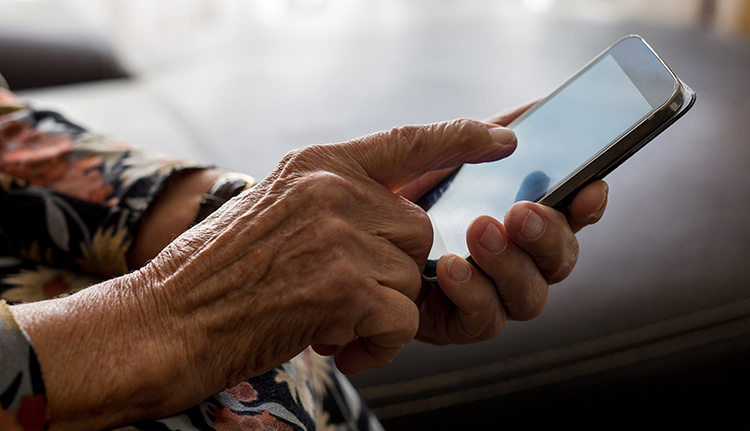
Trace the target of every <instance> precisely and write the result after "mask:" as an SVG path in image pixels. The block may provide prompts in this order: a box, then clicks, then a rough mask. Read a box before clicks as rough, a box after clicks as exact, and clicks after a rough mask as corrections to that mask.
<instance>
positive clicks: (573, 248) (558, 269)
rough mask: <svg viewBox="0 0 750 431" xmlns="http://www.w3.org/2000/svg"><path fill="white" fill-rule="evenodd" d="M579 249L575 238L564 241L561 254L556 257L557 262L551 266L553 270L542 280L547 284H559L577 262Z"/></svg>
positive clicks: (546, 273)
mask: <svg viewBox="0 0 750 431" xmlns="http://www.w3.org/2000/svg"><path fill="white" fill-rule="evenodd" d="M579 248H580V246H579V244H578V240H576V238H575V236H573V237H572V238H571V239H570V240H568V241H566V244H565V246H564V247H563V251H562V253H560V254H559V255H558V259H557V262H556V263H555V265H553V269H552V270H549V271H547V272H545V273H544V278H545V279H546V280H547V282H548V283H549V284H555V283H559V282H561V281H563V280H565V279H566V278H567V277H568V276H569V275H570V273H571V272H573V268H575V266H576V263H577V262H578V251H579Z"/></svg>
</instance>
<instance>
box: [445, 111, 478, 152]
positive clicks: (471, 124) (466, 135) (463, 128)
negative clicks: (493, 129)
mask: <svg viewBox="0 0 750 431" xmlns="http://www.w3.org/2000/svg"><path fill="white" fill-rule="evenodd" d="M446 128H447V129H448V130H450V131H451V133H453V134H455V136H456V138H457V139H458V140H459V141H460V142H461V144H462V146H468V145H469V144H471V143H472V142H476V140H477V138H478V137H480V131H481V132H482V133H485V134H486V131H484V130H483V128H479V127H478V126H477V121H476V120H472V119H469V118H458V119H455V120H451V121H450V122H448V123H447V127H446Z"/></svg>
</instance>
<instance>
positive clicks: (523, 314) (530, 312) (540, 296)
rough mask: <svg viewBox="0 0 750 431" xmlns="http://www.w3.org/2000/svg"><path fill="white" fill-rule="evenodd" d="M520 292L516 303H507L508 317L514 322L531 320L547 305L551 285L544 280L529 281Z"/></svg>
mask: <svg viewBox="0 0 750 431" xmlns="http://www.w3.org/2000/svg"><path fill="white" fill-rule="evenodd" d="M520 290H521V291H520V292H518V295H517V296H518V298H517V299H516V300H515V301H512V302H509V301H504V302H505V303H506V309H507V313H508V317H509V318H511V319H513V320H520V321H523V320H531V319H533V318H534V317H536V316H538V315H539V314H540V313H541V312H542V310H544V307H545V306H546V305H547V299H548V298H549V285H548V284H547V283H546V282H545V281H544V280H542V279H534V280H529V281H528V283H526V284H525V285H524V286H522V287H521V289H520Z"/></svg>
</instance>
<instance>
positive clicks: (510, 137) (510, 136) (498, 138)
mask: <svg viewBox="0 0 750 431" xmlns="http://www.w3.org/2000/svg"><path fill="white" fill-rule="evenodd" d="M489 131H490V135H491V136H492V139H494V140H495V142H497V143H498V144H500V145H510V144H513V143H514V142H516V134H515V133H513V131H512V130H510V129H508V128H506V127H493V128H491V129H489Z"/></svg>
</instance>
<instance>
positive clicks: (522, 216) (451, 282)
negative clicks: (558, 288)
mask: <svg viewBox="0 0 750 431" xmlns="http://www.w3.org/2000/svg"><path fill="white" fill-rule="evenodd" d="M535 103H536V101H535V102H531V103H527V104H525V105H522V106H519V107H517V108H514V109H510V110H508V111H505V112H503V113H501V114H498V115H496V116H494V117H492V118H490V119H488V120H486V121H487V122H490V123H494V124H497V125H500V126H506V125H508V124H509V123H510V122H511V121H513V120H514V119H515V118H516V117H518V116H519V115H521V114H522V113H523V112H524V111H526V110H527V109H528V108H530V107H531V106H533V105H534V104H535ZM519 145H523V143H522V142H521V143H520V144H519ZM450 172H451V170H443V171H437V172H430V173H428V174H426V175H424V176H423V177H421V178H420V179H418V180H417V181H415V182H414V183H412V184H410V185H409V186H407V187H406V188H404V189H403V190H402V191H401V194H402V195H403V196H405V197H407V198H409V199H416V198H418V197H419V196H421V195H422V194H423V193H425V192H426V191H427V190H429V189H430V188H431V187H432V186H433V185H434V184H436V183H437V182H438V181H439V180H440V179H442V178H444V177H445V176H446V175H447V174H448V173H450ZM608 190H609V188H608V186H607V184H606V183H605V182H604V181H597V182H594V183H592V184H589V185H588V186H586V187H585V188H584V189H582V190H581V191H580V192H579V193H578V194H577V196H576V197H575V198H574V199H573V201H572V203H571V205H570V207H569V209H568V211H567V213H566V214H562V213H560V212H558V211H556V210H554V209H552V208H549V207H546V206H544V205H539V204H535V203H532V202H518V203H516V204H515V205H513V206H512V207H511V208H510V210H509V211H508V212H507V214H506V215H505V220H504V224H503V223H500V222H498V221H497V220H495V219H493V218H491V217H487V216H483V217H478V218H477V219H476V220H474V221H473V222H472V223H471V225H470V226H469V229H468V231H467V233H466V241H467V244H468V246H469V252H470V253H471V256H472V258H473V259H474V261H475V262H476V264H477V265H479V267H480V268H482V271H484V273H482V271H478V270H477V269H476V268H475V267H474V266H473V265H471V264H470V263H468V262H467V261H466V260H464V259H463V258H461V257H459V256H455V255H452V254H449V255H445V256H443V257H442V258H441V259H440V260H439V261H438V266H437V278H438V283H439V284H440V287H441V288H440V289H434V288H432V287H431V286H429V285H428V284H427V283H425V284H424V286H423V289H422V292H421V293H420V295H419V297H418V300H417V304H418V305H419V311H420V323H419V332H418V333H417V337H416V338H418V339H420V340H423V341H427V342H430V343H434V344H468V343H475V342H478V341H483V340H488V339H491V338H493V337H495V336H497V335H498V334H499V333H500V331H501V330H502V329H503V327H504V326H505V322H506V320H507V319H509V318H510V319H515V320H528V319H531V318H533V317H535V316H537V315H538V314H539V313H540V312H541V311H542V309H544V306H545V305H546V304H547V299H548V298H549V285H550V284H553V283H557V282H559V281H562V280H563V279H564V278H565V277H567V276H568V275H569V274H570V272H571V271H572V270H573V267H574V266H575V263H576V260H577V258H578V242H577V240H576V237H575V235H574V234H575V232H578V231H579V230H580V229H582V228H583V227H585V226H587V225H589V224H593V223H596V222H597V221H599V219H600V218H601V217H602V214H603V213H604V209H605V207H606V205H607V193H608Z"/></svg>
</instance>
